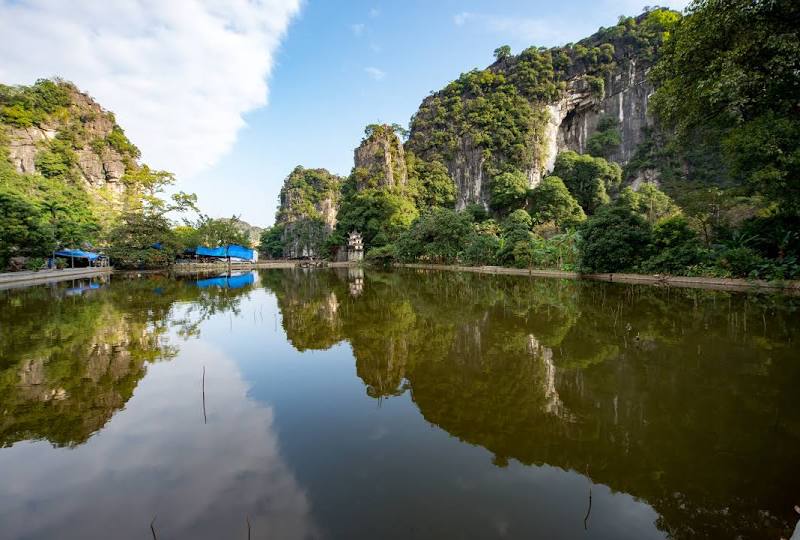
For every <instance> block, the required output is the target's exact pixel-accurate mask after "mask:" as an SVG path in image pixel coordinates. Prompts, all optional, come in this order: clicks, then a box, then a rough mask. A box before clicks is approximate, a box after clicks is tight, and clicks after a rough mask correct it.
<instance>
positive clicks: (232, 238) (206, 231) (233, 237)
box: [195, 215, 250, 247]
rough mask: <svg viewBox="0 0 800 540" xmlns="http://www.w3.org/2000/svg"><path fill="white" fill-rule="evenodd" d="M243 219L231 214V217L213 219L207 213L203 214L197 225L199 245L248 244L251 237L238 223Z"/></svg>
mask: <svg viewBox="0 0 800 540" xmlns="http://www.w3.org/2000/svg"><path fill="white" fill-rule="evenodd" d="M240 222H241V220H240V219H239V217H238V216H231V218H230V219H213V218H210V217H208V216H206V215H201V216H200V219H199V220H198V221H197V223H196V225H195V229H196V231H197V232H196V238H197V241H198V243H199V245H202V246H208V247H219V246H228V245H231V244H236V245H240V246H248V245H249V244H250V238H249V237H248V236H247V234H245V233H244V232H243V231H242V230H241V229H240V228H239V227H237V224H238V223H240Z"/></svg>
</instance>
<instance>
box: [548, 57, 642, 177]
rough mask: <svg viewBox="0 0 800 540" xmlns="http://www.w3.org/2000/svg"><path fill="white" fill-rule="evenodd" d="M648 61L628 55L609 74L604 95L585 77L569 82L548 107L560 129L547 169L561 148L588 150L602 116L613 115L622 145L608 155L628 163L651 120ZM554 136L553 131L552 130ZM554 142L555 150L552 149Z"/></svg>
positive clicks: (551, 121)
mask: <svg viewBox="0 0 800 540" xmlns="http://www.w3.org/2000/svg"><path fill="white" fill-rule="evenodd" d="M648 68H649V65H648V64H646V63H643V62H639V63H637V61H636V59H635V58H631V59H628V61H627V62H626V64H625V65H623V66H621V67H620V68H619V69H617V70H615V71H613V72H611V73H609V74H608V76H607V78H606V79H605V89H606V90H605V92H604V95H603V96H602V98H598V97H595V96H593V95H592V92H591V91H590V90H589V88H588V85H587V84H586V83H585V81H583V80H582V79H574V80H572V81H570V83H569V85H568V91H567V94H566V96H565V97H564V99H562V100H561V101H559V102H558V103H556V104H553V105H551V106H550V107H548V112H549V113H550V116H551V120H550V125H554V124H557V125H558V130H557V132H556V134H555V139H554V141H553V143H555V144H554V145H553V143H551V146H550V151H549V152H548V155H547V160H546V167H545V170H546V171H548V172H549V171H551V170H552V168H553V163H554V162H555V154H556V153H557V152H559V151H561V150H574V151H576V152H579V153H585V152H586V151H587V146H586V144H587V141H588V139H589V137H590V136H591V135H592V134H593V133H595V132H596V130H597V124H598V122H599V121H600V119H601V118H606V117H608V118H613V119H615V120H616V121H617V122H618V123H619V134H620V141H621V143H620V145H619V147H618V148H617V149H615V150H614V151H613V152H611V153H610V154H609V155H608V158H609V159H610V160H611V161H615V162H617V163H621V164H625V163H627V162H628V161H629V160H630V159H631V158H632V157H633V154H634V152H635V151H636V148H637V147H638V146H639V144H641V142H642V141H643V140H644V135H645V128H646V127H648V126H649V125H651V123H652V120H651V118H650V117H649V116H648V114H647V105H648V99H649V98H650V95H651V94H652V93H653V86H652V84H651V83H650V82H648V80H647V70H648ZM549 137H552V132H551V133H550V134H549ZM549 137H548V140H551V139H550V138H549ZM553 146H555V152H553V151H552V149H553Z"/></svg>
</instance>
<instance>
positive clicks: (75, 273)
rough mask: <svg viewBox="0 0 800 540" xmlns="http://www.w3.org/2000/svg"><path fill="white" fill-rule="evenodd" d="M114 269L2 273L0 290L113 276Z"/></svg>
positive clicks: (94, 268)
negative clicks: (104, 275)
mask: <svg viewBox="0 0 800 540" xmlns="http://www.w3.org/2000/svg"><path fill="white" fill-rule="evenodd" d="M113 271H114V268H113V267H111V266H100V267H87V268H64V269H61V270H29V271H22V272H5V273H0V289H12V288H16V287H27V286H30V285H41V284H44V283H53V282H58V281H67V280H70V279H80V278H87V277H95V276H100V275H103V274H111V273H112V272H113Z"/></svg>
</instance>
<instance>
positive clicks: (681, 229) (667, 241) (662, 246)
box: [642, 216, 705, 275]
mask: <svg viewBox="0 0 800 540" xmlns="http://www.w3.org/2000/svg"><path fill="white" fill-rule="evenodd" d="M650 251H651V252H652V253H653V256H652V257H650V258H649V259H647V261H645V262H644V263H642V269H643V270H645V271H647V272H663V273H667V274H677V275H686V274H688V273H689V268H690V267H693V266H696V265H698V264H701V263H702V262H703V260H704V259H705V250H704V249H703V246H702V244H701V242H700V239H699V238H698V237H697V233H696V232H695V231H693V230H692V229H691V228H690V227H689V222H688V221H687V220H686V219H685V218H684V217H680V216H677V217H672V218H669V219H666V220H664V221H661V222H659V223H658V224H656V226H655V227H654V228H653V239H652V242H651V245H650Z"/></svg>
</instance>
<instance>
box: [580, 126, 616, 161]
mask: <svg viewBox="0 0 800 540" xmlns="http://www.w3.org/2000/svg"><path fill="white" fill-rule="evenodd" d="M620 144H622V135H621V134H620V131H619V121H618V120H617V119H616V118H613V117H610V116H605V117H603V118H601V119H600V121H599V122H598V123H597V130H596V131H595V132H594V133H593V134H592V136H591V137H589V139H588V140H587V141H586V150H587V151H588V152H589V154H591V155H593V156H596V157H602V158H606V159H608V158H609V157H610V156H611V154H613V153H614V152H615V151H616V150H617V149H618V148H619V145H620Z"/></svg>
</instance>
